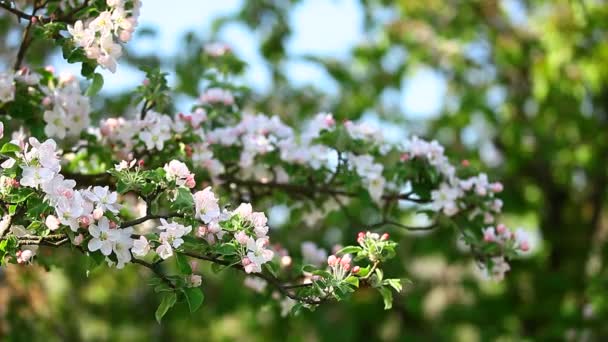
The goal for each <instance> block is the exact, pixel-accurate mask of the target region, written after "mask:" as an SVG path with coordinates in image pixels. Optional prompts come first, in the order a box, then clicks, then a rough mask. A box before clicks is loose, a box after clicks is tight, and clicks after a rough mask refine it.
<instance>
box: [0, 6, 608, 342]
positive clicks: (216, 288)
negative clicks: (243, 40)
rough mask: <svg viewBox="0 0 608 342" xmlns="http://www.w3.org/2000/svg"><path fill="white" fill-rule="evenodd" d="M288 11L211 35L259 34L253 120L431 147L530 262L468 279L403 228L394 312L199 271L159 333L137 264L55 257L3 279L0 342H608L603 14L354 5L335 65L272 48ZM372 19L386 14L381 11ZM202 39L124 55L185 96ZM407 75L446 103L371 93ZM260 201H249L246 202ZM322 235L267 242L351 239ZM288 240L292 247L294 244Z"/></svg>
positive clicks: (434, 237) (373, 301) (606, 10)
mask: <svg viewBox="0 0 608 342" xmlns="http://www.w3.org/2000/svg"><path fill="white" fill-rule="evenodd" d="M298 2H300V1H283V0H275V1H273V0H260V1H245V2H244V4H243V8H242V10H241V11H240V12H239V13H237V14H236V15H235V16H233V17H229V18H221V19H219V20H218V21H217V22H216V25H215V26H214V27H215V28H216V31H219V29H220V28H221V27H224V26H225V25H230V23H232V22H235V21H236V22H241V23H244V24H245V25H247V26H248V27H249V28H250V29H251V30H254V31H256V33H258V34H259V36H260V37H262V39H261V44H260V47H259V49H260V52H261V54H262V56H263V57H264V59H265V60H266V62H267V63H268V65H269V67H270V70H271V74H272V82H273V83H272V87H271V89H272V91H270V92H269V93H267V94H263V93H262V94H254V96H255V99H256V103H257V107H256V108H255V110H259V111H262V112H266V113H276V114H278V115H280V116H281V118H282V119H283V120H284V121H286V122H288V123H294V122H300V121H301V120H303V119H304V118H306V117H309V116H311V115H312V114H314V113H315V112H316V111H318V110H328V111H332V112H333V113H334V115H335V116H336V117H337V118H339V119H357V118H360V117H362V116H363V115H364V114H366V113H373V114H374V115H375V116H377V117H378V118H380V119H381V120H382V121H384V122H386V124H387V125H398V126H397V127H407V128H408V131H409V132H412V131H413V132H415V133H419V134H423V135H425V136H428V137H431V138H437V139H438V140H439V141H440V142H441V143H443V144H445V145H446V146H448V148H449V150H450V155H452V156H458V157H460V158H462V159H468V160H470V161H471V164H472V165H474V166H475V167H479V168H481V169H484V168H486V169H487V170H488V171H489V173H491V174H493V175H495V177H496V178H497V179H500V180H502V181H503V182H504V184H505V192H504V193H503V199H504V201H505V219H506V221H507V222H509V223H510V225H511V226H518V225H521V226H524V227H526V228H528V229H529V230H532V231H534V232H536V233H537V235H538V241H537V243H536V245H535V249H534V253H533V254H532V255H531V256H530V257H529V258H526V259H522V260H515V261H513V262H512V270H511V272H510V273H509V274H508V275H507V278H506V280H505V281H504V282H503V283H498V284H497V283H492V282H486V281H481V280H480V279H479V276H477V275H476V273H475V271H474V265H472V262H471V259H470V256H468V255H467V253H463V252H462V251H461V250H460V249H459V248H458V246H457V245H456V244H455V243H454V241H455V240H456V239H455V238H454V233H453V232H451V231H448V230H441V231H437V232H434V233H432V234H430V235H428V236H418V235H408V234H405V233H403V232H401V231H398V230H395V231H394V232H392V233H393V234H397V235H399V234H401V235H403V236H402V238H401V240H402V242H401V244H400V250H399V251H398V253H399V256H400V258H399V259H400V260H402V261H401V263H400V264H394V265H390V266H391V267H393V268H395V269H397V270H399V272H405V274H406V275H407V276H408V277H409V278H410V279H412V280H413V282H414V285H413V286H411V287H409V288H407V289H406V293H405V295H403V296H401V297H399V298H397V299H396V303H395V305H394V307H393V309H392V310H389V311H386V312H385V311H383V310H382V307H381V306H380V305H378V302H379V301H380V299H379V298H378V295H377V294H375V293H373V292H371V291H369V292H366V291H361V292H359V293H357V294H356V295H355V297H354V298H353V300H352V301H351V302H348V303H341V304H336V305H327V306H323V307H321V308H319V309H318V310H317V311H315V312H305V313H303V314H301V315H300V316H297V317H288V318H282V317H281V316H280V315H279V312H280V308H279V307H278V306H264V305H262V304H263V303H265V301H264V300H262V299H261V298H258V295H256V294H254V293H253V292H252V291H249V290H245V289H244V288H243V286H242V285H241V275H239V274H236V273H234V272H230V271H224V272H222V273H220V274H217V275H216V274H214V273H212V272H205V273H204V274H205V277H204V280H203V282H204V285H205V286H206V287H207V289H206V298H205V305H204V306H203V307H202V309H201V311H199V312H198V313H197V315H195V316H190V315H189V313H188V308H187V306H185V305H184V306H182V307H178V308H177V309H176V310H174V311H172V312H170V313H169V314H168V315H167V316H166V318H165V321H164V322H163V325H158V324H157V323H156V322H155V321H154V317H153V315H151V314H150V313H151V312H153V311H154V310H155V308H156V306H157V305H158V300H159V299H158V298H156V297H154V296H153V294H152V293H151V291H150V289H149V287H148V286H146V284H145V283H146V282H147V280H146V279H147V277H148V274H146V273H145V270H140V269H136V267H133V266H129V270H128V272H116V271H114V270H108V269H103V270H99V271H97V272H95V273H93V274H90V275H88V277H85V275H86V271H85V269H84V267H83V266H82V265H81V263H79V261H78V260H75V259H74V258H71V259H70V258H66V262H67V263H68V264H66V267H65V268H63V269H62V270H51V272H49V273H45V272H40V271H39V270H36V269H30V270H22V269H21V270H19V271H17V270H16V269H15V268H9V269H8V270H6V271H3V273H2V275H1V278H0V279H1V283H0V335H5V336H7V340H10V341H22V340H44V341H50V340H91V341H97V340H128V341H138V340H159V341H164V340H178V339H185V340H213V341H230V340H239V341H268V340H280V341H283V340H287V341H309V340H310V341H315V340H319V341H351V340H386V341H399V340H462V341H476V340H479V341H481V340H484V341H485V340H522V339H525V340H562V339H568V340H598V341H599V340H603V339H604V338H606V337H608V327H607V326H606V324H605V323H606V322H607V321H608V293H607V289H608V269H607V267H606V262H608V249H607V248H606V239H607V238H608V223H607V218H608V217H607V215H606V202H607V200H606V195H607V191H608V174H607V171H608V170H607V169H608V168H607V163H608V63H607V61H608V39H607V38H608V4H606V2H605V1H599V0H598V1H594V0H578V1H576V0H572V1H570V0H551V1H549V0H531V1H518V0H511V1H496V0H487V1H482V0H475V1H448V0H443V1H442V0H426V1H406V0H400V1H388V0H384V1H382V0H361V2H360V3H361V6H362V8H363V9H364V11H365V30H366V34H367V35H368V36H369V37H371V39H366V41H365V43H362V44H361V45H358V46H356V47H354V48H353V50H352V51H351V52H350V55H349V56H350V57H349V59H348V60H346V61H345V60H337V59H332V58H325V57H324V58H321V57H319V56H289V55H288V54H287V53H286V47H285V46H286V42H287V40H288V38H289V37H290V34H291V29H290V27H289V25H290V22H289V14H290V12H291V11H292V10H293V7H294V6H296V4H297V3H298ZM507 5H510V6H507ZM514 8H515V9H514ZM387 12H388V13H390V14H391V15H390V16H386V15H381V14H382V13H384V14H386V13H387ZM2 15H3V17H0V33H1V35H0V36H1V37H4V38H1V39H0V40H1V44H0V48H1V50H2V51H3V52H7V51H10V43H9V36H10V35H9V32H10V31H11V30H15V24H14V20H13V18H10V19H9V18H8V17H7V16H6V14H4V13H3V14H2ZM387 17H389V18H392V19H389V20H387V19H386V18H387ZM328 29H330V28H328ZM146 33H149V32H146ZM208 38H211V37H208V36H205V39H201V38H199V37H198V35H197V34H190V35H188V36H187V37H186V38H185V40H184V53H180V54H179V56H176V58H172V59H167V60H164V59H159V58H158V56H135V55H133V54H130V55H129V59H130V60H131V61H134V62H138V63H141V62H144V63H146V64H147V65H150V66H156V65H159V64H162V65H163V66H164V67H165V69H167V70H170V71H174V72H175V75H176V82H175V83H176V84H177V89H176V91H177V92H179V93H181V94H182V95H185V96H190V97H194V96H196V95H197V92H198V90H200V87H201V86H204V85H201V84H198V80H199V79H200V76H201V75H200V73H202V72H203V68H200V67H198V66H199V65H200V63H202V62H204V61H201V54H200V51H201V48H202V45H203V44H204V42H205V41H206V40H207V39H208ZM319 39H322V37H319ZM34 49H35V50H34V51H35V52H32V53H31V54H30V55H31V56H33V57H28V63H29V64H31V65H35V66H39V65H40V64H42V61H43V58H44V56H47V55H48V54H47V53H48V46H46V45H44V43H42V44H39V45H36V46H34ZM45 49H46V50H45ZM397 50H399V51H402V52H403V54H397V55H398V56H402V57H399V58H397V60H396V61H393V62H394V63H392V64H393V65H392V67H390V68H388V67H387V66H386V65H385V64H386V63H382V61H383V60H384V59H387V58H390V55H391V54H395V51H397ZM387 56H388V57H387ZM295 57H297V58H304V59H306V60H310V61H312V62H314V63H316V64H317V65H319V66H320V67H321V68H323V69H324V70H325V71H326V72H327V73H328V74H329V75H330V76H331V78H332V79H334V80H335V81H336V82H337V84H338V86H339V87H338V89H339V92H338V94H337V95H336V96H329V95H326V94H323V93H322V91H321V90H320V89H317V88H315V87H314V86H305V87H296V86H294V85H292V84H290V82H289V79H288V77H287V75H285V70H286V69H285V68H283V67H282V66H283V65H284V63H286V62H287V61H288V60H290V59H292V58H295ZM421 68H426V69H430V70H433V71H435V72H437V73H438V74H439V75H441V78H442V79H443V80H444V81H445V82H446V84H447V93H446V96H445V99H444V100H443V105H442V108H441V112H440V115H438V116H437V117H436V118H434V119H429V120H426V121H425V122H413V120H411V119H409V116H408V114H409V113H407V112H405V113H404V112H403V110H400V109H399V108H395V106H394V105H390V104H387V103H385V102H384V101H380V99H381V98H382V97H383V96H386V95H387V93H390V92H394V91H395V90H396V91H400V89H401V87H402V84H403V80H404V79H406V78H407V77H409V76H411V75H412V74H413V73H414V72H415V71H416V70H420V69H421ZM129 96H130V95H129V94H122V95H115V96H113V97H112V98H108V99H106V100H105V101H104V103H101V104H99V106H100V107H103V108H104V111H103V112H109V113H120V112H121V111H122V110H124V109H125V108H126V106H127V105H128V104H129ZM100 112H102V111H100ZM414 121H415V120H414ZM406 122H407V123H408V125H404V123H406ZM490 157H492V158H490ZM272 204H273V203H264V202H260V203H256V204H255V205H256V208H257V209H260V210H261V209H268V208H269V207H270V206H271V205H272ZM349 209H350V210H351V212H352V213H358V215H355V216H357V217H355V218H356V219H359V220H361V221H363V220H364V219H365V215H366V213H365V212H360V211H359V210H358V209H357V203H356V201H355V202H353V203H351V204H350V205H349ZM294 221H295V220H294ZM325 226H326V227H328V228H327V229H325V228H322V229H321V230H317V231H311V230H309V229H304V228H302V227H300V226H293V224H290V221H289V220H288V221H287V222H285V223H284V224H282V225H279V226H277V227H276V228H277V230H276V231H274V232H273V234H274V235H275V236H277V240H280V241H283V242H284V243H285V245H286V247H288V248H289V249H290V250H294V251H298V250H299V245H298V243H297V242H299V241H302V240H312V241H317V242H319V243H320V244H322V245H323V246H325V247H330V246H331V244H330V240H331V239H329V240H328V239H323V237H324V236H325V237H327V236H331V234H333V233H335V232H336V231H340V232H342V233H341V234H342V235H343V236H352V235H353V233H354V232H356V231H357V230H359V228H360V227H357V226H354V225H352V223H351V222H350V221H348V220H345V218H344V217H343V216H342V215H339V214H332V215H330V216H329V217H328V218H326V220H325ZM329 227H331V228H337V229H330V228H329ZM332 232H333V233H332ZM294 234H295V235H296V236H297V237H298V238H297V239H296V238H294V239H293V243H291V242H290V241H291V240H292V239H289V237H293V236H294ZM52 252H53V253H57V252H56V251H52ZM261 305H262V306H261Z"/></svg>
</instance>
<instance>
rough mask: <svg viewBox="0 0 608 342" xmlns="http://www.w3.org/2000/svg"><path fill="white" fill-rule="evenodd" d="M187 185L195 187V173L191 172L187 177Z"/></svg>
mask: <svg viewBox="0 0 608 342" xmlns="http://www.w3.org/2000/svg"><path fill="white" fill-rule="evenodd" d="M186 186H187V187H188V188H190V189H192V188H194V187H195V186H196V181H195V180H194V175H193V174H189V175H188V176H187V177H186Z"/></svg>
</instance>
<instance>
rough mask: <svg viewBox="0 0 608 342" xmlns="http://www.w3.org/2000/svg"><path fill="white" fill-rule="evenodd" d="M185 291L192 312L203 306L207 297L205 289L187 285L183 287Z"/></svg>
mask: <svg viewBox="0 0 608 342" xmlns="http://www.w3.org/2000/svg"><path fill="white" fill-rule="evenodd" d="M183 292H184V295H185V296H186V301H187V302H188V307H189V308H190V312H196V310H198V309H199V308H200V307H201V305H202V304H203V300H204V299H205V295H204V294H203V291H202V290H201V289H200V288H199V287H187V288H185V289H183Z"/></svg>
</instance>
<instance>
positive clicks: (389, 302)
mask: <svg viewBox="0 0 608 342" xmlns="http://www.w3.org/2000/svg"><path fill="white" fill-rule="evenodd" d="M378 291H380V294H381V295H382V299H384V310H389V309H390V308H392V307H393V293H392V292H391V290H390V289H389V288H388V287H384V286H383V287H379V288H378Z"/></svg>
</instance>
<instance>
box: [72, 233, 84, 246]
mask: <svg viewBox="0 0 608 342" xmlns="http://www.w3.org/2000/svg"><path fill="white" fill-rule="evenodd" d="M82 241H84V235H82V234H78V235H77V236H76V237H75V238H74V244H75V245H76V246H80V245H81V244H82Z"/></svg>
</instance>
